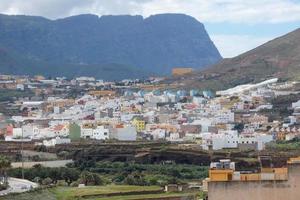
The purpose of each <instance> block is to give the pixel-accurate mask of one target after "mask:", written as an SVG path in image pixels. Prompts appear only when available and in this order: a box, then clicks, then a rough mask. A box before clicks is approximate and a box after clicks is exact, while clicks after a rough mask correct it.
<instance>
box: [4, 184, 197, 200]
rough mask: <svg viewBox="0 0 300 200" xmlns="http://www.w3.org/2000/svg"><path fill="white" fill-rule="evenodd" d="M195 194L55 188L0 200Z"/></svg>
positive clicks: (138, 199) (132, 199)
mask: <svg viewBox="0 0 300 200" xmlns="http://www.w3.org/2000/svg"><path fill="white" fill-rule="evenodd" d="M194 195H196V194H195V193H165V192H163V190H162V188H161V187H158V186H128V185H109V186H90V187H84V188H72V187H55V188H51V189H44V190H39V191H34V192H29V193H23V194H15V195H8V196H6V197H0V200H40V199H43V200H54V199H57V200H73V199H76V200H81V199H84V200H144V199H155V198H158V197H187V196H194Z"/></svg>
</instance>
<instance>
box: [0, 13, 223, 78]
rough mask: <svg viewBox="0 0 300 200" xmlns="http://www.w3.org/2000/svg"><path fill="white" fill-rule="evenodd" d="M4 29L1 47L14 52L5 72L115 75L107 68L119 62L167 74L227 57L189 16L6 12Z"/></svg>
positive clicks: (132, 71) (2, 63) (0, 68)
mask: <svg viewBox="0 0 300 200" xmlns="http://www.w3.org/2000/svg"><path fill="white" fill-rule="evenodd" d="M0 32H1V34H0V49H1V50H2V52H5V54H6V55H9V58H5V59H4V58H3V59H0V72H6V73H9V72H10V73H24V72H26V73H27V74H32V73H36V72H37V71H36V70H38V72H39V73H42V74H46V75H56V74H57V72H52V70H51V69H47V68H58V70H59V71H58V72H59V73H61V75H65V76H73V75H74V72H72V70H71V71H70V69H69V67H65V66H70V65H72V66H74V67H73V68H72V69H73V70H78V68H80V70H79V71H80V72H81V73H83V74H85V75H89V74H90V75H95V76H97V77H99V78H109V77H107V76H106V73H105V72H104V71H103V66H104V65H105V66H106V68H107V66H109V65H113V66H115V68H116V65H118V66H127V67H126V70H129V71H128V72H129V73H128V77H131V76H140V75H149V74H151V73H157V74H164V75H167V74H168V73H170V72H171V69H172V68H173V67H176V66H188V67H194V68H198V69H200V68H202V67H204V66H208V65H211V64H214V63H216V62H218V61H219V60H220V59H221V56H220V54H219V52H218V50H217V49H216V47H215V46H214V44H213V42H212V41H211V40H210V38H209V36H208V34H207V33H206V31H205V28H204V26H203V24H201V23H200V22H198V21H197V20H196V19H194V18H192V17H190V16H187V15H183V14H160V15H153V16H150V17H148V18H145V19H144V18H143V17H142V16H127V15H122V16H102V17H98V16H95V15H79V16H72V17H68V18H64V19H58V20H48V19H45V18H42V17H31V16H8V15H0ZM3 55H4V54H2V57H3ZM8 60H9V62H8ZM90 65H92V66H98V67H90ZM58 66H59V67H58ZM11 68H14V69H15V70H13V71H10V69H11ZM36 68H37V69H36ZM123 69H124V68H123ZM126 70H125V71H126ZM136 72H138V73H136ZM122 78H124V77H122Z"/></svg>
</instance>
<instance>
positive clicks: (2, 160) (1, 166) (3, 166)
mask: <svg viewBox="0 0 300 200" xmlns="http://www.w3.org/2000/svg"><path fill="white" fill-rule="evenodd" d="M10 167H11V163H10V160H9V159H7V157H5V156H0V185H1V186H7V173H6V171H7V169H9V168H10Z"/></svg>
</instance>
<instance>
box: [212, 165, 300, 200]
mask: <svg viewBox="0 0 300 200" xmlns="http://www.w3.org/2000/svg"><path fill="white" fill-rule="evenodd" d="M288 170H289V175H288V181H229V182H209V183H208V199H209V200H282V199H286V200H299V199H300V164H292V165H289V167H288Z"/></svg>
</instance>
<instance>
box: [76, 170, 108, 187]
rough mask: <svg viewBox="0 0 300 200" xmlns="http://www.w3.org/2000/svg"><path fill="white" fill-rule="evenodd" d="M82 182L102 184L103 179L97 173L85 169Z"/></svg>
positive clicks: (81, 175) (81, 178) (81, 177)
mask: <svg viewBox="0 0 300 200" xmlns="http://www.w3.org/2000/svg"><path fill="white" fill-rule="evenodd" d="M80 182H81V183H83V184H85V185H102V184H103V180H102V179H101V177H100V176H99V175H98V174H96V173H91V172H88V171H83V172H82V173H81V174H80Z"/></svg>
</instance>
